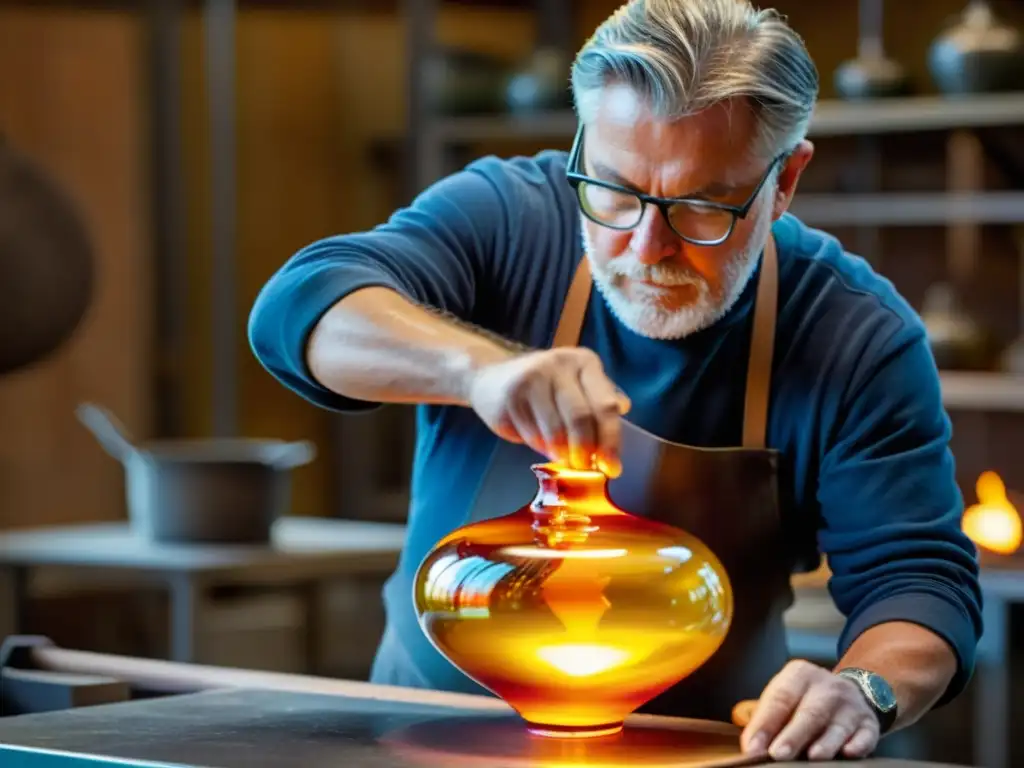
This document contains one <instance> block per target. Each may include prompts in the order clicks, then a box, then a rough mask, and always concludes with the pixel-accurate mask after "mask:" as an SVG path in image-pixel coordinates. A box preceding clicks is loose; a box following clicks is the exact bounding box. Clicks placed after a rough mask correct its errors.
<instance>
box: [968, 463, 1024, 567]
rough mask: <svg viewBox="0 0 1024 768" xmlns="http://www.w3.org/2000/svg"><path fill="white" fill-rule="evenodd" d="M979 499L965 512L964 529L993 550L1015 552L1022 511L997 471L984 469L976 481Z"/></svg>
mask: <svg viewBox="0 0 1024 768" xmlns="http://www.w3.org/2000/svg"><path fill="white" fill-rule="evenodd" d="M976 490H977V494H978V503H977V504H974V505H973V506H971V507H968V508H967V511H965V512H964V519H963V531H964V533H966V534H967V536H968V537H969V538H970V539H971V541H973V542H974V543H975V544H977V545H978V546H979V547H983V548H985V549H987V550H989V551H990V552H995V553H996V554H1000V555H1012V554H1013V553H1014V552H1016V551H1017V550H1018V549H1020V545H1021V538H1022V535H1024V534H1022V530H1021V528H1022V526H1021V518H1020V514H1019V513H1018V512H1017V509H1016V507H1014V506H1013V503H1012V502H1011V501H1010V500H1009V498H1008V497H1007V495H1006V486H1005V485H1003V481H1002V479H1001V478H1000V477H999V475H997V474H996V473H995V472H991V471H989V472H982V473H981V476H980V477H978V483H977V485H976Z"/></svg>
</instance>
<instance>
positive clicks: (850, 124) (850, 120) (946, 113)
mask: <svg viewBox="0 0 1024 768" xmlns="http://www.w3.org/2000/svg"><path fill="white" fill-rule="evenodd" d="M1007 125H1024V93H1019V94H1018V93H1007V94H992V95H979V96H965V97H961V98H952V97H944V96H918V97H911V98H893V99H878V100H876V101H865V102H847V101H839V100H824V101H821V102H819V103H818V108H817V110H816V111H815V114H814V120H813V121H812V123H811V130H810V134H811V136H812V137H813V136H849V135H860V134H886V133H905V132H911V131H944V130H953V129H957V128H991V127H997V126H1007ZM427 131H428V133H429V135H430V138H431V139H432V140H434V141H438V142H441V143H445V144H472V143H475V142H480V141H505V140H514V139H522V140H527V139H551V138H568V137H571V136H572V135H573V133H574V132H575V131H576V115H575V114H574V113H573V112H572V111H571V110H565V111H559V112H549V113H538V114H535V115H521V116H520V115H508V114H501V115H479V116H465V117H433V118H431V119H430V120H429V121H428V128H427Z"/></svg>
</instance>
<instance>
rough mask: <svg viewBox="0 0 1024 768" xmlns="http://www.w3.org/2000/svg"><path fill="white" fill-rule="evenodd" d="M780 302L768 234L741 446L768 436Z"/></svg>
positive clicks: (772, 240)
mask: <svg viewBox="0 0 1024 768" xmlns="http://www.w3.org/2000/svg"><path fill="white" fill-rule="evenodd" d="M778 302H779V257H778V253H777V252H776V250H775V238H774V237H772V236H770V235H769V237H768V241H767V242H766V243H765V246H764V258H763V259H761V275H760V277H759V278H758V281H757V297H756V298H755V299H754V328H753V331H751V334H750V358H749V359H748V361H747V393H746V398H745V400H744V403H743V447H744V448H764V447H765V443H766V441H767V436H768V400H769V397H768V396H769V391H770V390H771V383H772V382H771V379H772V356H773V354H774V348H775V318H776V315H777V314H778Z"/></svg>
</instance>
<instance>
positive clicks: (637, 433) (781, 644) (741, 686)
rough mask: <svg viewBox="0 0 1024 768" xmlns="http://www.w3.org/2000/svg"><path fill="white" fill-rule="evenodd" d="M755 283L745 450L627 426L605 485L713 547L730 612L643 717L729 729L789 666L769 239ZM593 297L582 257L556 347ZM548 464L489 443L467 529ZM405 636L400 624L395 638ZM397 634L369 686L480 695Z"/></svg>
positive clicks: (499, 511) (506, 504)
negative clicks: (720, 639)
mask: <svg viewBox="0 0 1024 768" xmlns="http://www.w3.org/2000/svg"><path fill="white" fill-rule="evenodd" d="M757 279H758V284H757V293H756V298H755V303H754V312H753V329H752V333H751V346H750V352H749V361H748V368H747V379H746V393H745V399H744V420H743V437H742V440H743V443H742V445H740V446H738V447H735V448H700V447H694V446H688V445H682V444H679V443H674V442H670V441H667V440H663V439H661V438H659V437H657V436H655V435H653V434H651V433H649V432H646V431H644V430H642V429H640V428H639V427H636V426H635V425H633V424H631V423H630V422H629V421H628V420H627V419H623V421H624V424H623V435H622V445H621V456H622V467H623V471H622V474H621V475H620V476H619V477H618V478H615V479H614V480H612V481H610V482H609V485H608V494H609V497H610V498H611V499H612V501H613V502H614V503H615V504H617V505H618V506H620V507H621V508H622V509H625V510H627V511H629V512H630V513H632V514H635V515H640V516H645V517H649V518H652V519H655V520H659V521H661V522H664V523H667V524H669V525H673V526H676V527H678V528H681V529H683V530H685V531H687V532H689V533H691V534H693V535H695V536H696V537H697V538H699V539H700V540H701V541H703V542H704V543H705V544H706V545H707V546H708V547H710V548H711V550H712V551H713V552H714V553H715V555H716V556H717V557H718V558H719V559H720V560H721V562H722V565H723V566H724V567H725V569H726V572H727V573H728V575H729V579H730V582H731V583H732V587H733V594H734V606H735V607H734V616H733V623H732V626H731V628H730V630H729V633H728V635H727V637H726V640H725V642H724V643H723V645H722V647H721V648H719V650H718V651H717V652H716V654H715V655H714V656H713V657H712V658H711V659H710V660H709V661H708V662H707V663H706V664H705V665H704V666H703V667H701V668H700V669H699V670H697V671H696V672H695V673H694V674H692V675H691V676H690V677H688V678H686V679H684V680H682V681H681V682H679V683H678V684H677V685H675V686H674V687H672V688H670V689H668V690H667V691H665V692H663V693H662V694H661V695H660V696H658V697H656V698H655V699H654V700H652V701H651V702H649V703H648V704H647V705H645V706H644V707H642V708H641V710H640V711H642V712H649V713H654V714H662V715H672V716H677V717H693V718H700V719H711V720H723V721H729V720H730V718H731V711H732V708H733V706H734V705H735V704H736V703H737V702H739V701H741V700H743V699H756V698H758V697H759V696H760V695H761V692H762V690H763V689H764V687H765V685H767V683H768V682H769V680H771V678H772V677H773V676H774V675H775V674H776V673H777V672H779V670H781V669H782V667H783V666H785V664H786V662H787V661H788V660H789V651H788V648H787V645H786V634H785V629H784V626H783V613H784V611H785V610H786V609H787V608H788V607H789V605H790V604H791V602H792V590H791V587H790V576H791V573H792V571H793V567H794V561H793V558H792V557H791V556H790V554H789V552H790V548H789V547H787V546H785V541H784V538H785V537H784V536H783V535H782V532H783V527H782V524H781V520H782V518H781V514H780V483H779V459H780V457H779V454H778V452H777V451H775V450H772V449H769V448H767V447H766V446H765V438H766V432H767V422H768V402H769V386H770V380H771V368H772V356H773V347H774V341H775V319H776V310H777V303H778V257H777V254H776V248H775V242H774V239H773V238H769V239H768V243H767V245H766V247H765V250H764V256H763V258H762V264H761V269H760V270H759V274H758V278H757ZM591 287H592V283H591V276H590V270H589V265H588V261H587V259H586V258H585V257H584V258H583V259H582V260H581V263H580V265H579V267H578V269H577V272H576V275H575V276H574V278H573V281H572V284H571V286H570V288H569V292H568V294H567V296H566V300H565V305H564V307H563V309H562V314H561V317H560V319H559V323H558V326H557V328H556V331H555V335H554V339H553V344H552V346H576V345H577V344H578V343H579V339H580V332H581V330H582V328H583V321H584V318H585V316H586V311H587V306H588V303H589V300H590V295H591ZM544 461H547V458H546V457H544V456H541V455H540V454H538V453H536V452H534V451H533V450H532V449H530V448H528V447H526V446H524V445H517V444H513V443H508V442H506V441H504V440H499V441H497V444H496V446H495V449H494V453H493V455H492V457H491V460H490V463H489V465H488V469H487V471H486V473H485V474H484V477H483V478H482V480H481V482H480V485H479V487H478V491H477V493H476V495H475V498H474V500H473V502H472V503H471V505H470V507H469V510H470V511H469V515H468V517H467V519H466V521H465V523H464V524H468V523H472V522H476V521H480V520H485V519H490V518H494V517H498V516H502V515H506V514H509V513H510V512H513V511H514V510H516V509H518V508H520V507H521V506H523V504H525V503H529V501H530V500H531V499H532V498H533V497H534V496H535V494H536V478H535V477H534V475H533V473H532V472H531V471H530V465H531V464H535V463H538V462H544ZM398 624H399V625H402V624H405V622H401V621H399V622H398ZM410 629H412V627H408V625H406V627H404V628H403V630H402V632H403V633H404V632H407V631H409V630H410ZM417 629H418V628H417ZM399 634H400V633H396V632H395V631H394V630H389V631H386V632H385V637H384V639H383V640H382V643H381V649H380V651H379V653H378V658H377V660H376V662H375V665H374V673H373V675H372V678H371V679H373V680H374V682H382V683H390V684H393V685H406V686H412V687H425V688H436V689H442V690H461V691H467V692H477V693H482V692H484V691H483V689H481V688H480V687H478V686H477V685H476V684H475V683H473V682H472V681H468V680H467V678H465V676H464V675H462V674H461V673H460V672H458V671H457V670H456V669H455V668H454V667H452V666H451V665H450V664H449V663H448V662H447V661H446V660H444V659H443V657H441V656H440V654H438V653H437V652H436V651H434V652H433V653H434V654H436V656H437V658H436V659H423V658H416V659H414V658H412V657H413V655H416V656H417V657H419V656H420V655H421V654H420V653H416V654H412V653H410V652H409V650H408V649H409V645H407V644H406V642H403V638H400V637H399V636H398V635H399ZM459 678H461V680H460V679H459Z"/></svg>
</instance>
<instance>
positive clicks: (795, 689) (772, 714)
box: [741, 662, 812, 752]
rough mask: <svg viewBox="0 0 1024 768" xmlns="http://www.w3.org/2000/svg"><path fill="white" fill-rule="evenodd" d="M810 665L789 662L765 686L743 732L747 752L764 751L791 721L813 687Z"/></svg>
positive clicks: (742, 741)
mask: <svg viewBox="0 0 1024 768" xmlns="http://www.w3.org/2000/svg"><path fill="white" fill-rule="evenodd" d="M807 666H808V665H807V662H790V663H789V664H787V665H786V666H785V667H783V668H782V671H781V672H779V673H778V674H777V675H775V677H773V678H772V679H771V680H770V681H769V683H768V685H766V686H765V689H764V692H763V693H762V694H761V698H760V699H759V700H758V702H757V706H756V707H755V708H754V714H753V715H752V716H751V718H750V723H749V724H748V725H747V727H746V729H745V730H744V731H743V735H742V738H741V743H744V744H745V747H744V749H745V750H747V751H751V752H758V751H761V750H763V749H765V748H766V747H767V746H768V745H769V744H771V743H772V741H773V740H774V739H775V737H776V736H777V735H778V733H779V731H781V730H782V728H783V726H785V725H786V723H787V722H789V719H790V717H792V715H793V712H795V711H796V708H797V705H798V704H800V700H801V699H802V698H803V695H804V693H805V692H806V691H807V689H808V687H809V686H810V684H811V679H812V670H809V669H808V668H807Z"/></svg>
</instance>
